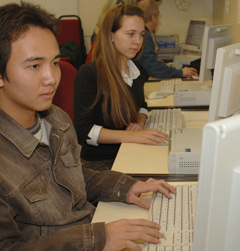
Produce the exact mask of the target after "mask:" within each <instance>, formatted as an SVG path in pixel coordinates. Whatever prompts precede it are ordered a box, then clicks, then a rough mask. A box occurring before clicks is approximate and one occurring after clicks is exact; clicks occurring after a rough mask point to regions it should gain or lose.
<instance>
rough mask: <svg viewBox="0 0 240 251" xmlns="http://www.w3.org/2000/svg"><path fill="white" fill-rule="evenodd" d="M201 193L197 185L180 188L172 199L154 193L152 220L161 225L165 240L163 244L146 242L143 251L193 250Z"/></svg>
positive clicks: (150, 214) (150, 210) (181, 186)
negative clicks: (196, 216) (197, 208)
mask: <svg viewBox="0 0 240 251" xmlns="http://www.w3.org/2000/svg"><path fill="white" fill-rule="evenodd" d="M197 190H198V185H197V183H196V184H191V185H188V184H186V185H185V184H184V185H178V186H176V191H177V193H176V195H175V194H171V195H172V199H168V198H167V197H166V196H165V195H162V194H160V193H154V194H153V196H152V201H151V207H150V209H149V217H148V219H149V220H150V221H153V222H156V223H157V224H160V226H161V229H160V232H161V233H163V234H164V235H165V238H164V239H161V244H159V245H155V244H150V243H145V244H144V249H143V251H192V243H193V230H194V224H195V213H196V207H197Z"/></svg>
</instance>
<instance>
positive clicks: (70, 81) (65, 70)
mask: <svg viewBox="0 0 240 251" xmlns="http://www.w3.org/2000/svg"><path fill="white" fill-rule="evenodd" d="M59 65H60V69H61V73H62V75H61V80H60V83H59V86H58V89H57V91H56V94H55V96H54V98H53V104H54V105H56V106H58V107H60V108H61V109H63V110H64V111H65V112H66V113H67V114H68V115H69V116H70V118H71V119H72V120H73V95H74V79H75V77H76V74H77V70H76V69H75V67H74V66H73V65H72V64H70V63H68V62H65V61H60V62H59Z"/></svg>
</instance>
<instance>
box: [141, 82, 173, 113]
mask: <svg viewBox="0 0 240 251" xmlns="http://www.w3.org/2000/svg"><path fill="white" fill-rule="evenodd" d="M158 88H159V81H158V82H146V83H145V84H144V96H145V100H146V102H147V105H148V107H150V108H151V107H158V106H159V107H160V106H162V107H164V106H167V107H168V106H169V107H171V106H174V102H173V95H169V96H167V97H166V98H161V99H147V98H146V97H147V96H148V95H149V94H150V93H151V92H155V91H156V90H158Z"/></svg>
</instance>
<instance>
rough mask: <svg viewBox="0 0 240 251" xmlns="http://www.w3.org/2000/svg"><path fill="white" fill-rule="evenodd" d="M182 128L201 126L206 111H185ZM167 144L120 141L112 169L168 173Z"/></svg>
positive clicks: (127, 171) (131, 172)
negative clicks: (155, 144) (157, 144)
mask: <svg viewBox="0 0 240 251" xmlns="http://www.w3.org/2000/svg"><path fill="white" fill-rule="evenodd" d="M182 114H183V127H184V128H202V127H203V126H204V125H205V124H206V123H207V119H208V111H185V112H182ZM168 155H169V148H168V146H153V145H143V144H136V143H122V144H121V146H120V149H119V151H118V154H117V157H116V159H115V161H114V164H113V167H112V170H114V171H119V172H123V173H128V174H169V172H168Z"/></svg>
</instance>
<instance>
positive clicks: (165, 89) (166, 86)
mask: <svg viewBox="0 0 240 251" xmlns="http://www.w3.org/2000/svg"><path fill="white" fill-rule="evenodd" d="M178 83H182V79H181V78H172V79H166V80H161V81H160V82H159V92H161V93H163V94H167V95H170V94H174V91H175V84H178Z"/></svg>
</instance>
